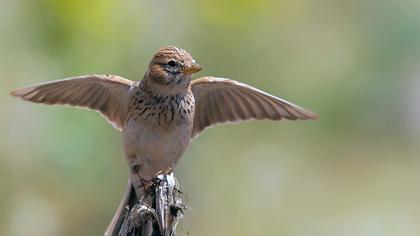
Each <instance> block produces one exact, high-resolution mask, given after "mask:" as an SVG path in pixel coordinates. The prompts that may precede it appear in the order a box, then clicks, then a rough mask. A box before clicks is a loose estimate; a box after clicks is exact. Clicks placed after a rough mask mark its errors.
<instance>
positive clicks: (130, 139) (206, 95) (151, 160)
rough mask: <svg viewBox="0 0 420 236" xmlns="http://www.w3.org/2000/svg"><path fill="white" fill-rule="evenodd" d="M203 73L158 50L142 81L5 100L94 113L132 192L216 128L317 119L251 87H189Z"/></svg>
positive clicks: (30, 91) (188, 60) (48, 87)
mask: <svg viewBox="0 0 420 236" xmlns="http://www.w3.org/2000/svg"><path fill="white" fill-rule="evenodd" d="M201 69H202V67H201V66H200V65H199V64H197V63H196V62H195V60H194V59H193V58H192V57H191V55H190V54H189V53H188V52H186V51H185V50H183V49H180V48H176V47H164V48H161V49H159V51H158V52H157V53H156V54H155V55H154V56H153V58H152V61H151V62H150V64H149V68H148V70H147V71H146V73H145V75H144V77H143V80H141V81H140V82H134V81H131V80H127V79H124V78H122V77H119V76H116V75H86V76H80V77H74V78H68V79H63V80H57V81H53V82H47V83H43V84H39V85H34V86H31V87H28V88H23V89H18V90H15V91H13V92H11V95H13V96H16V97H21V98H22V99H24V100H27V101H31V102H36V103H45V104H68V105H72V106H78V107H85V108H89V109H92V110H96V111H99V112H100V113H102V115H104V116H105V117H106V118H107V120H108V121H109V122H110V123H111V124H112V125H113V126H114V127H115V128H117V129H118V130H120V131H122V139H123V145H124V152H125V156H126V158H127V162H128V165H129V168H130V170H131V174H130V179H131V182H132V184H133V187H134V188H135V189H138V188H140V187H142V186H145V183H147V182H149V181H151V180H152V179H153V178H154V177H155V176H156V175H157V174H159V173H163V174H167V173H168V172H170V171H172V170H173V169H174V168H175V165H176V163H177V161H178V160H179V158H180V157H181V155H182V154H183V153H184V151H185V149H186V148H187V146H188V144H189V143H190V142H191V140H192V139H193V138H194V137H196V136H197V135H198V134H199V133H200V132H202V131H203V130H204V129H206V128H208V127H211V126H213V125H215V124H218V123H226V122H239V121H243V120H250V119H256V120H263V119H269V120H281V119H283V118H284V119H288V120H297V119H300V120H307V119H315V118H317V116H316V115H315V114H314V113H312V112H310V111H308V110H305V109H303V108H301V107H299V106H296V105H294V104H292V103H290V102H288V101H285V100H283V99H280V98H277V97H275V96H273V95H270V94H268V93H265V92H263V91H261V90H259V89H256V88H253V87H251V86H249V85H246V84H243V83H240V82H237V81H234V80H230V79H222V78H215V77H202V78H199V79H196V80H194V81H191V76H192V75H193V74H194V73H196V72H198V71H200V70H201Z"/></svg>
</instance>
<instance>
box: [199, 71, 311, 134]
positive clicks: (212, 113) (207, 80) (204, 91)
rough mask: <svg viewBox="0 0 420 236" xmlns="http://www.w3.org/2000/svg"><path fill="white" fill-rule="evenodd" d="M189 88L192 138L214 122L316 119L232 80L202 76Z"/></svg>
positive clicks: (294, 107)
mask: <svg viewBox="0 0 420 236" xmlns="http://www.w3.org/2000/svg"><path fill="white" fill-rule="evenodd" d="M191 89H192V92H193V94H194V99H195V115H194V124H193V131H192V134H191V137H195V136H196V135H197V134H199V133H200V132H202V131H203V130H204V129H206V128H207V127H210V126H212V125H215V124H217V123H225V122H238V121H243V120H250V119H257V120H263V119H269V120H281V119H283V118H285V119H288V120H296V119H300V120H307V119H316V118H317V116H316V115H315V114H314V113H312V112H310V111H308V110H305V109H303V108H301V107H299V106H296V105H294V104H292V103H290V102H288V101H286V100H283V99H281V98H278V97H275V96H273V95H270V94H268V93H266V92H264V91H261V90H259V89H256V88H254V87H251V86H249V85H246V84H243V83H239V82H237V81H235V80H230V79H223V78H214V77H203V78H199V79H197V80H194V81H192V82H191Z"/></svg>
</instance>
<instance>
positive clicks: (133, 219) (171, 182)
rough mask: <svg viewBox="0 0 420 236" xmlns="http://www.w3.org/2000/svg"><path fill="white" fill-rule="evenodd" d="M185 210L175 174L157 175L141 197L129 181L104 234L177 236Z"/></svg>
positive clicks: (117, 235) (113, 235)
mask: <svg viewBox="0 0 420 236" xmlns="http://www.w3.org/2000/svg"><path fill="white" fill-rule="evenodd" d="M184 210H185V205H184V203H183V200H182V192H181V191H180V189H179V183H178V181H177V180H176V178H175V176H174V175H173V173H171V174H169V175H158V176H157V177H156V179H155V180H154V181H153V185H152V186H150V187H148V188H147V189H146V190H145V192H144V193H142V194H141V196H140V197H138V196H137V195H136V193H135V191H134V189H133V186H132V185H131V181H129V182H128V185H127V191H126V194H125V196H124V198H123V200H122V201H121V203H120V206H119V207H118V210H117V212H116V213H115V216H114V218H113V219H112V221H111V223H110V224H109V226H108V229H107V231H106V232H105V235H106V236H176V227H177V224H178V221H179V220H180V219H181V218H182V217H183V214H184Z"/></svg>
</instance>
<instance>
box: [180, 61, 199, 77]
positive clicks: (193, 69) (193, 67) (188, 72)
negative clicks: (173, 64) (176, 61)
mask: <svg viewBox="0 0 420 236" xmlns="http://www.w3.org/2000/svg"><path fill="white" fill-rule="evenodd" d="M202 69H203V67H202V66H201V65H200V64H198V63H193V64H191V66H189V67H187V68H185V69H183V70H182V72H183V73H184V74H186V75H192V74H194V73H197V72H199V71H200V70H202Z"/></svg>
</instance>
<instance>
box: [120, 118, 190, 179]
mask: <svg viewBox="0 0 420 236" xmlns="http://www.w3.org/2000/svg"><path fill="white" fill-rule="evenodd" d="M122 135H123V143H124V152H125V155H126V158H127V162H128V165H129V166H130V169H131V173H132V181H133V183H135V182H138V181H140V179H141V180H143V181H148V180H151V179H153V178H154V177H155V176H156V174H158V173H159V172H164V171H167V170H168V169H169V168H171V169H174V168H175V165H176V163H177V161H178V159H179V158H180V157H181V155H182V154H183V153H184V151H185V149H186V148H187V146H188V144H189V142H190V137H191V127H190V126H189V125H188V124H180V125H177V126H173V127H166V128H162V127H156V126H150V125H147V124H144V123H142V122H138V121H129V122H128V123H127V124H126V125H125V127H124V130H123V133H122ZM137 178H138V179H139V180H136V179H137ZM138 184H140V183H138Z"/></svg>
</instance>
